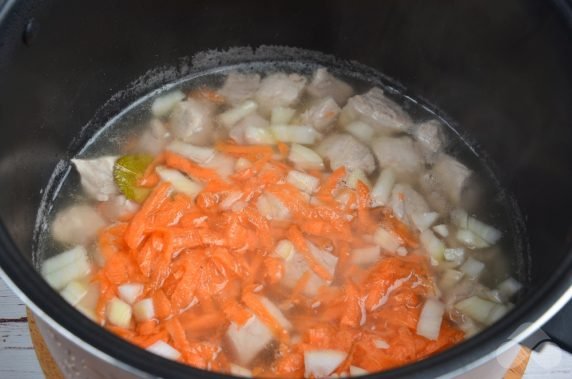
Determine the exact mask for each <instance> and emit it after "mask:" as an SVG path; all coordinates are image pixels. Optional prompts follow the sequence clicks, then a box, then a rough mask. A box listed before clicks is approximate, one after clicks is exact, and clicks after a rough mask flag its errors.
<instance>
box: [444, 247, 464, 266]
mask: <svg viewBox="0 0 572 379" xmlns="http://www.w3.org/2000/svg"><path fill="white" fill-rule="evenodd" d="M443 257H444V258H445V260H446V261H448V262H454V263H456V264H457V265H460V264H461V263H462V262H463V261H464V260H465V249H463V248H462V247H456V248H451V249H445V251H444V252H443Z"/></svg>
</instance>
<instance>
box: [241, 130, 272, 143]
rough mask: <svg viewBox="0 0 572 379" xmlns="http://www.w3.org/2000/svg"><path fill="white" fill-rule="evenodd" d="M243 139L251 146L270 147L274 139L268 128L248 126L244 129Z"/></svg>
mask: <svg viewBox="0 0 572 379" xmlns="http://www.w3.org/2000/svg"><path fill="white" fill-rule="evenodd" d="M244 139H245V140H246V142H248V143H249V144H251V145H272V144H275V143H276V139H275V138H274V135H273V134H272V132H271V130H270V129H269V128H263V127H259V126H253V125H248V126H247V127H246V128H244Z"/></svg>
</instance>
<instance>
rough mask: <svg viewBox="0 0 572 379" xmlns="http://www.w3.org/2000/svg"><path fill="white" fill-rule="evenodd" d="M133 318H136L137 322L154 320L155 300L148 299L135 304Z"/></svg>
mask: <svg viewBox="0 0 572 379" xmlns="http://www.w3.org/2000/svg"><path fill="white" fill-rule="evenodd" d="M133 316H135V320H137V321H139V322H142V321H147V320H151V319H152V318H154V317H155V306H154V305H153V299H151V298H147V299H143V300H140V301H138V302H137V303H135V305H134V306H133Z"/></svg>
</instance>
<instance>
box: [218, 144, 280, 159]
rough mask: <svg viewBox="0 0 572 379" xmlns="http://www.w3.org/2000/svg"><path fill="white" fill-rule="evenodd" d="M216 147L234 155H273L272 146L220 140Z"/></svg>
mask: <svg viewBox="0 0 572 379" xmlns="http://www.w3.org/2000/svg"><path fill="white" fill-rule="evenodd" d="M215 148H216V149H217V150H218V151H220V152H222V153H227V154H233V155H254V156H256V155H259V154H261V155H272V153H273V151H272V147H270V146H263V145H237V144H234V143H232V142H218V143H216V144H215Z"/></svg>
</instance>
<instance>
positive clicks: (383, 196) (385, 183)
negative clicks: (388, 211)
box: [371, 168, 395, 205]
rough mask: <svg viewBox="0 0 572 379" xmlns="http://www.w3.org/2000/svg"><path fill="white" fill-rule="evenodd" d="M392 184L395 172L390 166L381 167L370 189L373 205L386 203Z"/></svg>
mask: <svg viewBox="0 0 572 379" xmlns="http://www.w3.org/2000/svg"><path fill="white" fill-rule="evenodd" d="M394 184H395V172H393V170H392V169H391V168H385V169H383V171H381V173H380V174H379V177H378V178H377V181H376V182H375V185H374V186H373V189H372V190H371V197H372V199H373V202H374V203H375V205H385V204H387V202H388V200H389V196H390V195H391V190H392V189H393V185H394Z"/></svg>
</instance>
